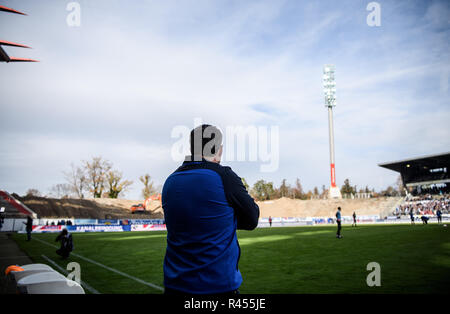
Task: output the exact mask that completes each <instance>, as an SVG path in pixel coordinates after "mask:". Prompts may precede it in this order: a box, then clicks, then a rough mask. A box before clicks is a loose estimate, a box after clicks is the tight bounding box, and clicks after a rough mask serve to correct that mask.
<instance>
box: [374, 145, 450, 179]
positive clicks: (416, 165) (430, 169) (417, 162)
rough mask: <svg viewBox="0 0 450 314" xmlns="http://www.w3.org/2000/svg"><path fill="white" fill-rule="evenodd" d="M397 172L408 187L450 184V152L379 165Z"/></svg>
mask: <svg viewBox="0 0 450 314" xmlns="http://www.w3.org/2000/svg"><path fill="white" fill-rule="evenodd" d="M378 166H380V167H383V168H387V169H390V170H394V171H397V172H399V173H400V174H401V176H402V180H403V183H404V184H405V185H406V186H417V185H424V184H441V183H442V184H444V183H445V184H448V183H450V173H449V169H450V152H449V153H443V154H438V155H428V156H423V157H417V158H409V159H404V160H399V161H393V162H387V163H381V164H378Z"/></svg>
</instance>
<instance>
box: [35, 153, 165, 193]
mask: <svg viewBox="0 0 450 314" xmlns="http://www.w3.org/2000/svg"><path fill="white" fill-rule="evenodd" d="M63 174H64V178H65V182H64V183H59V184H56V185H54V186H52V188H51V189H50V194H51V195H52V196H55V197H58V198H79V199H83V198H85V197H92V198H118V197H119V196H123V195H124V193H125V192H127V191H128V188H129V187H130V186H131V185H132V184H133V183H134V182H133V181H131V180H127V179H125V178H124V176H123V173H122V172H121V171H119V170H117V169H115V168H114V167H113V164H112V163H111V162H110V161H108V160H106V159H104V158H102V157H100V156H99V157H93V158H92V159H91V160H83V161H81V164H80V165H74V164H73V163H72V164H71V166H70V170H69V171H64V172H63ZM139 181H140V182H141V183H142V184H143V187H142V190H141V194H142V197H143V198H145V199H146V198H148V197H150V195H152V194H155V193H156V192H157V188H156V187H155V184H154V182H153V181H152V179H151V176H150V175H149V174H148V173H146V174H144V175H142V176H140V177H139ZM30 194H31V195H35V196H38V195H36V194H40V193H39V191H37V190H35V189H30V190H28V192H27V195H30Z"/></svg>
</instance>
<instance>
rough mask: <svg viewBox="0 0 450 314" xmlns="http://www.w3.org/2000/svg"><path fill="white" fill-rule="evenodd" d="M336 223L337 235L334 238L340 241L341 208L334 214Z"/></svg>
mask: <svg viewBox="0 0 450 314" xmlns="http://www.w3.org/2000/svg"><path fill="white" fill-rule="evenodd" d="M336 223H337V226H338V227H337V233H336V238H338V239H342V235H341V228H342V227H341V208H340V207H338V210H337V212H336Z"/></svg>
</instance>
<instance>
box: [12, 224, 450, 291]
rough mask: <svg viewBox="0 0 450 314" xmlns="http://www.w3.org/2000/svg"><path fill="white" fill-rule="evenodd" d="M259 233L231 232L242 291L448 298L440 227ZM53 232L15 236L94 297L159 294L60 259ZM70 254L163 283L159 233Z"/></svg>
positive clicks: (94, 238) (104, 238) (105, 239)
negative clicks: (76, 273) (376, 275)
mask: <svg viewBox="0 0 450 314" xmlns="http://www.w3.org/2000/svg"><path fill="white" fill-rule="evenodd" d="M335 230H336V227H335V226H313V227H286V228H262V229H256V230H254V231H238V238H239V242H240V246H241V250H242V254H241V260H240V263H239V268H240V270H241V273H242V275H243V278H244V282H243V284H242V286H241V288H240V292H241V293H252V294H260V293H261V294H264V293H274V294H276V293H295V294H300V293H449V291H450V288H449V287H450V234H449V230H448V228H446V227H443V226H442V225H437V224H429V225H422V224H416V225H414V226H411V225H361V226H358V227H356V228H354V227H350V226H344V227H343V231H342V234H343V236H344V238H343V239H336V238H335ZM55 237H56V235H55V234H33V240H32V241H30V242H26V241H25V239H26V235H25V234H14V235H13V238H14V239H15V240H16V241H17V243H18V244H19V246H20V247H21V248H22V249H23V250H24V251H25V252H26V253H27V254H28V255H29V256H30V257H31V258H32V260H33V261H34V262H37V263H48V262H47V261H46V260H44V259H43V258H42V255H45V256H47V257H48V258H50V259H52V260H53V261H55V262H56V263H58V264H59V265H60V266H61V267H62V268H64V269H65V268H66V265H67V263H68V262H71V261H74V262H78V263H79V264H80V266H81V280H82V281H84V282H86V283H87V284H88V285H90V286H92V287H93V288H95V289H96V290H98V291H99V292H100V293H161V291H158V290H157V289H154V288H152V287H149V286H146V285H144V284H141V283H139V282H137V281H134V280H132V279H129V278H126V277H124V276H122V275H120V274H117V273H114V272H111V271H110V270H107V269H104V268H102V267H99V266H98V265H96V264H93V263H91V262H88V261H86V260H84V259H81V258H78V257H76V256H71V257H70V258H69V259H68V260H61V259H60V258H59V256H57V255H56V253H55V248H53V247H51V246H48V245H45V244H43V243H41V242H39V241H37V240H36V239H40V240H43V241H46V242H48V243H50V244H52V245H57V243H55V242H54V241H55ZM73 238H74V245H75V250H74V253H76V254H78V255H81V256H83V257H86V258H88V259H91V260H94V261H96V262H98V263H101V264H103V265H106V266H108V267H110V268H114V269H116V270H119V271H120V272H123V273H126V274H128V275H131V276H133V277H135V278H139V279H141V280H144V281H146V282H149V283H152V284H155V285H158V286H161V287H162V286H163V270H162V265H163V259H164V253H165V247H166V232H127V233H75V234H73ZM370 262H377V263H378V264H379V265H380V266H381V286H379V287H376V286H375V287H369V286H368V285H367V283H366V278H367V276H368V275H369V273H370V271H368V270H367V269H366V267H367V264H368V263H370Z"/></svg>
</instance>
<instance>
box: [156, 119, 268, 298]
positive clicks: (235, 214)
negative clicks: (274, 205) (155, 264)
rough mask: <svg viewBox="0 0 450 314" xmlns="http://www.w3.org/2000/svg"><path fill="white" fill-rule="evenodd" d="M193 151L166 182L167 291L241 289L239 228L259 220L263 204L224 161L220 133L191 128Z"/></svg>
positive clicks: (252, 225)
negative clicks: (251, 194) (222, 162)
mask: <svg viewBox="0 0 450 314" xmlns="http://www.w3.org/2000/svg"><path fill="white" fill-rule="evenodd" d="M190 144H191V154H192V155H191V156H187V157H186V160H185V161H184V162H183V164H182V165H181V166H180V167H179V168H178V169H177V170H176V171H175V172H174V173H172V174H171V175H170V176H169V177H168V178H167V180H166V182H165V183H164V187H163V191H162V207H163V210H164V219H165V222H166V226H167V249H166V256H165V258H164V286H165V293H167V294H227V293H237V291H238V290H237V289H238V288H239V286H240V285H241V283H242V276H241V273H240V271H239V267H238V263H239V258H240V254H241V250H240V247H239V243H238V239H237V235H236V230H237V229H245V230H253V229H255V228H256V226H257V225H258V218H259V207H258V205H256V203H255V202H254V200H253V198H252V197H251V196H250V195H249V194H248V192H247V190H246V189H245V187H244V185H243V184H242V181H241V178H240V177H239V176H237V175H236V174H235V173H234V172H233V171H232V170H231V168H230V167H224V166H221V165H220V160H221V156H222V149H223V147H222V133H221V132H220V131H219V130H218V129H217V128H216V127H214V126H211V125H201V126H199V127H197V128H195V129H194V130H192V131H191V136H190Z"/></svg>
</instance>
